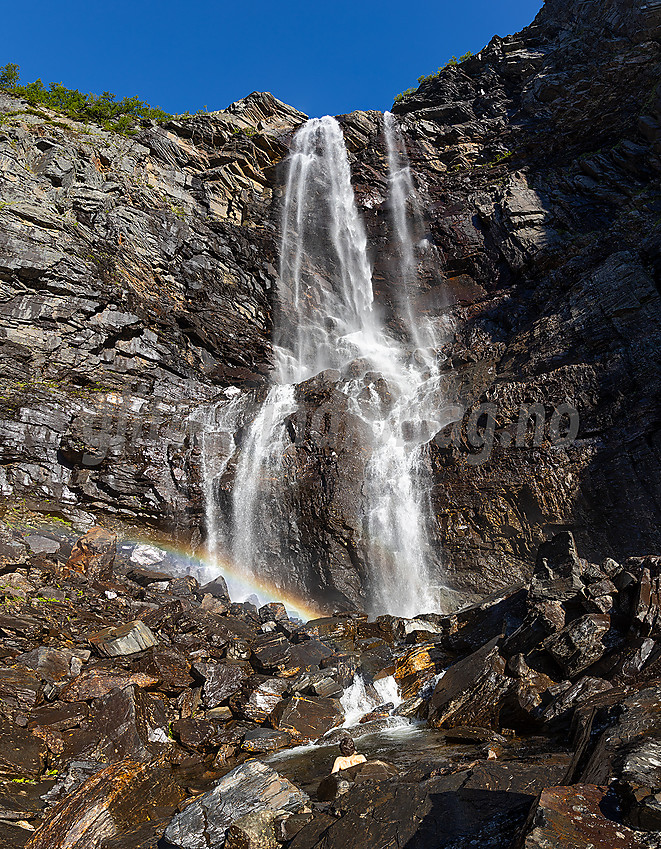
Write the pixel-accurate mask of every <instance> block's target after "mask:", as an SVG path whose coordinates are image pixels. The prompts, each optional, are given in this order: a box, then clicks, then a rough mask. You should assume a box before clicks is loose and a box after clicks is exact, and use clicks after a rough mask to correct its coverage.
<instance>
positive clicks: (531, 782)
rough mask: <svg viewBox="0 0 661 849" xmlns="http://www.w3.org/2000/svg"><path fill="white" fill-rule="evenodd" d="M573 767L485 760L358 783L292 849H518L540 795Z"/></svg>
mask: <svg viewBox="0 0 661 849" xmlns="http://www.w3.org/2000/svg"><path fill="white" fill-rule="evenodd" d="M566 766H567V764H566V759H565V760H564V761H563V760H562V759H559V760H558V761H557V762H548V761H547V762H542V763H525V762H521V761H508V762H507V763H499V762H496V761H483V762H480V763H479V764H477V765H475V766H473V767H471V768H469V769H463V770H459V771H457V772H454V773H452V774H449V775H442V776H434V777H432V778H429V779H425V780H422V781H406V782H404V781H398V780H396V779H394V778H390V779H388V780H385V781H381V780H375V781H366V782H364V783H363V784H354V786H353V787H352V788H351V792H348V793H343V794H341V795H340V796H339V797H338V798H337V799H336V800H335V801H334V802H333V804H332V811H333V812H334V813H335V814H336V815H337V816H336V817H335V818H334V819H330V818H326V816H325V815H324V814H321V815H319V814H315V817H314V819H313V820H312V821H311V822H310V823H308V824H307V825H306V826H304V827H303V828H302V829H301V831H300V832H299V833H298V835H297V836H296V837H295V838H294V840H293V841H292V843H291V849H328V847H342V849H365V847H372V846H374V847H377V846H378V847H385V846H402V847H403V846H407V847H416V849H417V847H420V849H422V847H425V849H426V848H427V847H430V849H431V847H433V849H456V847H459V846H462V847H463V846H481V847H489V849H501V847H506V846H510V845H511V842H512V839H513V838H514V837H515V835H516V834H517V832H518V831H519V830H520V828H521V827H522V826H523V824H524V822H525V820H526V816H527V814H528V811H529V810H530V806H531V805H532V804H533V802H534V800H535V797H536V795H537V794H538V793H539V792H540V791H541V790H542V789H543V788H544V787H546V786H548V785H549V784H554V783H557V782H558V781H560V780H561V779H562V776H563V774H564V771H565V770H566ZM315 821H316V822H315Z"/></svg>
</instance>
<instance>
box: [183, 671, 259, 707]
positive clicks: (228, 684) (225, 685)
mask: <svg viewBox="0 0 661 849" xmlns="http://www.w3.org/2000/svg"><path fill="white" fill-rule="evenodd" d="M193 671H194V672H195V673H196V675H198V676H199V677H200V678H201V679H202V680H203V681H204V683H203V685H202V698H203V700H204V704H205V705H206V707H207V708H208V709H210V710H211V709H213V708H216V707H219V706H220V705H222V704H223V703H224V702H226V701H227V700H228V699H229V698H230V696H233V695H234V694H235V693H237V692H238V691H239V690H240V689H241V685H242V684H243V683H244V681H246V680H247V679H248V678H249V677H250V675H251V673H252V668H251V667H250V666H249V665H248V664H246V663H195V664H194V665H193Z"/></svg>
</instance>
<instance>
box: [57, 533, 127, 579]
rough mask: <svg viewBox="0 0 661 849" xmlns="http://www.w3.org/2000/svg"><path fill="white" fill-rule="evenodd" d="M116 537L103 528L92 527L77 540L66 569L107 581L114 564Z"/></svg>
mask: <svg viewBox="0 0 661 849" xmlns="http://www.w3.org/2000/svg"><path fill="white" fill-rule="evenodd" d="M116 544H117V536H116V535H115V534H113V533H111V532H110V531H106V530H104V528H99V527H94V528H92V529H91V530H89V531H88V532H87V533H86V534H85V536H84V537H81V538H80V539H79V540H77V542H76V544H75V545H74V547H73V549H72V551H71V556H70V557H69V559H68V560H67V564H66V568H67V569H68V570H69V571H71V572H78V573H79V574H81V575H86V576H87V577H88V578H92V579H95V580H98V579H103V580H105V579H108V578H110V577H111V575H112V567H113V564H114V562H115V546H116Z"/></svg>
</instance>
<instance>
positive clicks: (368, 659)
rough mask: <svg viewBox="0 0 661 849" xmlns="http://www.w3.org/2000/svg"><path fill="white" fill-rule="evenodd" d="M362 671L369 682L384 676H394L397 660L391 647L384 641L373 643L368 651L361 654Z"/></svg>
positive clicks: (362, 651)
mask: <svg viewBox="0 0 661 849" xmlns="http://www.w3.org/2000/svg"><path fill="white" fill-rule="evenodd" d="M360 671H361V673H362V674H363V676H366V677H367V678H368V680H374V678H375V677H377V676H379V677H381V676H383V675H393V674H394V672H395V659H394V656H393V653H392V648H391V647H390V645H389V644H388V643H386V642H383V641H377V642H376V644H375V641H372V643H371V645H370V647H369V648H368V649H367V650H361V652H360Z"/></svg>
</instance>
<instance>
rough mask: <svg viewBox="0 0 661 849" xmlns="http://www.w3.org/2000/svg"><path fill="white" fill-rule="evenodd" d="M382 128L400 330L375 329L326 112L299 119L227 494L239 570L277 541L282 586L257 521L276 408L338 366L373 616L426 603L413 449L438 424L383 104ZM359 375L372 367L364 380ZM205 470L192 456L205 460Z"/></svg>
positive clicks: (422, 501) (276, 446) (339, 138)
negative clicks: (263, 334) (252, 410)
mask: <svg viewBox="0 0 661 849" xmlns="http://www.w3.org/2000/svg"><path fill="white" fill-rule="evenodd" d="M384 133H385V138H386V146H387V152H388V165H389V184H390V210H391V217H392V227H393V234H394V241H395V243H396V245H395V247H396V252H397V255H398V263H399V269H398V277H399V282H400V287H399V289H400V291H401V301H402V303H401V304H400V305H399V306H400V309H401V310H402V312H403V313H404V325H405V329H406V336H407V338H406V339H405V340H401V339H398V338H397V337H396V336H395V335H394V334H393V333H391V332H388V331H386V329H385V327H384V326H383V325H382V323H381V322H380V320H379V318H378V314H377V311H376V310H375V308H374V303H373V300H374V299H373V292H372V282H371V267H370V263H369V261H368V255H367V237H366V233H365V229H364V226H363V223H362V221H361V218H360V215H359V213H358V210H357V207H356V202H355V198H354V193H353V187H352V185H351V171H350V167H349V161H348V156H347V151H346V147H345V144H344V137H343V134H342V130H341V128H340V125H339V124H338V122H337V121H336V120H335V119H334V118H330V117H325V118H315V119H312V120H310V121H308V122H307V123H306V124H305V125H304V126H303V127H302V128H301V129H300V130H299V131H298V132H297V134H296V136H295V138H294V143H293V149H292V152H291V156H290V159H289V170H288V178H287V184H286V192H285V198H284V206H283V217H282V242H281V264H280V282H279V291H278V296H279V304H278V312H277V317H276V321H275V330H274V354H275V368H274V372H273V379H274V385H273V386H272V388H271V389H270V391H269V392H268V394H267V396H266V398H265V400H264V401H263V403H262V406H261V409H260V411H259V413H258V414H257V416H256V417H255V418H254V419H253V421H252V423H251V424H250V425H249V426H248V427H247V428H245V430H244V432H243V434H242V437H241V444H240V452H239V455H238V462H237V466H236V472H235V477H234V485H233V492H232V502H233V504H232V518H233V521H232V528H231V554H232V557H233V559H234V561H235V564H236V565H237V566H238V567H239V568H241V569H242V570H243V572H244V574H247V575H250V574H253V573H254V570H255V563H256V562H258V555H259V553H260V552H263V551H264V550H266V549H268V550H269V551H270V552H273V551H279V552H280V553H281V555H282V556H281V560H282V563H281V564H280V567H281V569H282V571H281V577H282V582H283V585H286V579H287V571H288V569H289V568H290V563H288V562H287V551H286V547H285V546H284V545H281V546H280V547H279V542H278V540H274V537H277V536H278V535H280V536H281V537H282V538H283V539H284V536H285V531H286V529H278V528H274V527H272V525H271V522H270V517H271V516H272V515H273V514H274V510H273V505H275V504H277V503H278V500H279V499H281V498H282V496H281V493H282V487H283V464H285V463H286V459H287V445H288V444H289V445H290V444H291V440H289V441H288V440H287V418H288V417H289V416H290V415H291V414H292V413H293V412H294V411H295V410H296V408H297V399H296V387H297V385H299V384H300V383H302V382H303V381H306V380H308V379H309V378H311V377H313V376H314V375H316V374H318V373H319V372H321V371H324V370H326V369H337V370H338V371H340V372H344V373H345V374H349V375H350V377H347V378H345V379H343V380H341V381H340V382H339V383H338V389H340V390H341V391H342V392H344V393H345V394H346V396H347V401H348V405H349V410H350V412H352V413H353V414H355V415H356V416H358V417H359V418H360V419H361V420H362V421H363V422H364V423H365V424H366V425H367V428H366V431H367V433H368V434H371V436H370V438H369V442H370V444H369V445H368V446H366V447H367V449H368V450H369V453H370V459H369V461H368V464H367V469H366V479H365V481H364V485H363V498H364V509H363V514H364V537H365V542H364V548H365V559H366V561H367V563H368V568H369V583H370V586H369V588H368V591H369V597H368V598H367V604H368V606H369V607H370V608H371V612H372V613H375V614H380V613H392V614H397V615H405V616H412V615H414V614H416V613H419V612H422V611H425V610H437V609H438V608H439V598H438V593H437V592H435V591H434V590H432V588H431V587H430V575H429V569H428V559H429V558H428V549H429V543H428V533H427V522H428V516H427V513H428V510H427V506H428V505H427V504H426V492H427V489H428V484H427V481H426V474H425V463H424V459H425V457H424V449H423V446H424V445H425V443H427V442H428V441H429V440H430V439H431V438H432V437H433V435H434V433H436V431H437V430H438V429H439V428H440V427H441V426H443V425H444V424H445V422H444V421H441V418H442V417H441V416H440V415H439V411H440V409H441V408H442V397H441V395H440V386H439V384H440V381H439V374H438V366H437V351H436V348H437V346H438V341H437V340H436V339H435V338H434V334H433V333H432V332H430V330H429V325H423V322H422V321H421V320H420V317H418V318H417V319H416V317H415V315H414V307H413V305H412V301H411V296H410V290H411V289H412V288H413V287H414V285H415V281H416V245H415V244H414V240H413V236H412V232H413V228H412V227H411V226H410V225H409V221H410V217H411V212H410V209H409V208H410V207H411V204H412V203H413V202H414V200H415V195H414V191H413V184H412V181H411V176H410V168H409V166H408V161H407V160H406V151H405V146H404V142H403V139H402V137H401V135H400V133H399V130H398V128H397V126H396V122H395V119H394V118H393V116H390V115H389V114H386V118H385V123H384ZM423 327H424V334H423V333H421V328H423ZM356 373H360V377H356V376H355V375H356ZM368 374H373V375H376V376H375V377H374V379H372V378H369V380H368V379H366V377H365V376H366V375H368ZM366 384H367V390H366ZM384 385H385V387H386V390H385V391H383V387H384ZM212 467H213V463H211V462H209V461H205V468H209V469H212ZM210 497H211V498H213V493H212V492H211V493H210ZM265 517H266V518H265ZM208 518H209V519H210V520H213V517H211V516H208ZM296 518H297V517H296V516H291V517H290V518H289V523H290V526H292V527H295V525H296ZM227 547H228V546H226V548H227Z"/></svg>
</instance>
